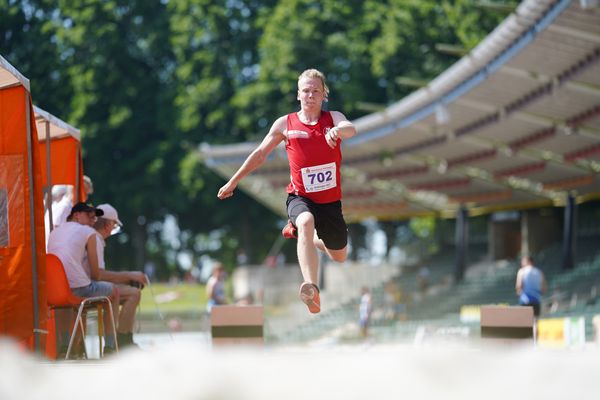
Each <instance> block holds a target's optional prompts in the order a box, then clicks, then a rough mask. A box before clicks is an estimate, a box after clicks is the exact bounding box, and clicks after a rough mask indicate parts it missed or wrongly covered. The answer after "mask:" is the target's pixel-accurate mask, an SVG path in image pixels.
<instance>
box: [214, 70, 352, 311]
mask: <svg viewBox="0 0 600 400" xmlns="http://www.w3.org/2000/svg"><path fill="white" fill-rule="evenodd" d="M328 95H329V88H328V87H327V85H326V84H325V76H324V75H323V73H322V72H320V71H318V70H316V69H308V70H306V71H304V72H303V73H302V74H300V76H299V77H298V97H297V100H298V101H300V111H298V112H294V113H291V114H287V115H284V116H282V117H279V118H278V119H277V120H276V121H275V122H274V123H273V125H272V126H271V129H270V130H269V133H267V135H266V136H265V138H264V139H263V141H262V142H261V143H260V145H259V146H258V147H257V148H256V149H254V151H252V153H250V155H249V156H248V158H247V159H246V161H244V163H243V164H242V166H241V167H240V168H239V169H238V170H237V172H236V173H235V174H234V175H233V176H232V177H231V179H230V180H229V182H227V183H226V184H225V185H224V186H223V187H221V189H219V193H218V194H217V197H218V198H219V199H221V200H223V199H226V198H228V197H231V196H232V195H233V191H234V190H235V188H236V187H237V185H238V183H239V182H240V181H241V180H242V179H243V178H244V177H245V176H246V175H248V174H250V173H251V172H252V171H254V170H255V169H257V168H258V167H260V166H261V165H262V164H263V163H264V162H265V160H266V159H267V157H268V155H269V154H270V153H271V151H273V149H274V148H275V147H277V145H279V143H281V142H285V149H286V151H287V155H288V160H289V164H290V180H291V181H290V183H289V185H288V187H287V193H288V198H287V201H286V205H287V214H288V217H289V221H288V224H287V225H286V226H285V228H283V231H282V234H283V236H285V237H286V238H297V239H298V244H297V252H298V263H299V264H300V270H301V271H302V277H303V279H304V282H303V283H302V285H301V286H300V299H301V300H302V301H303V302H304V303H305V304H306V305H307V306H308V310H309V311H310V312H311V313H313V314H316V313H318V312H319V311H321V300H320V296H319V287H318V286H317V283H318V272H319V259H318V254H317V248H318V249H320V250H321V251H323V252H325V253H326V254H327V255H328V256H329V258H331V259H332V260H334V261H337V262H343V261H345V260H346V256H347V254H348V251H347V244H348V228H347V226H346V222H345V221H344V217H343V215H342V203H341V198H342V190H341V176H340V166H341V162H342V152H341V149H340V143H341V140H343V139H348V138H350V137H352V136H354V135H355V134H356V128H355V127H354V125H353V124H352V123H351V122H350V121H348V120H347V119H346V117H345V116H344V114H342V113H341V112H338V111H323V110H322V109H321V107H322V104H323V102H324V101H327V97H328Z"/></svg>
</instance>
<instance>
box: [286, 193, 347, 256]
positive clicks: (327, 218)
mask: <svg viewBox="0 0 600 400" xmlns="http://www.w3.org/2000/svg"><path fill="white" fill-rule="evenodd" d="M286 206H287V213H288V217H289V218H290V221H292V223H293V224H294V225H296V218H298V215H300V214H301V213H303V212H305V211H308V212H310V213H311V214H312V215H313V217H314V218H315V229H316V230H317V235H318V236H319V239H321V240H323V243H325V247H327V248H328V249H331V250H341V249H343V248H344V247H346V245H347V244H348V227H347V226H346V221H344V216H343V215H342V202H341V201H339V200H338V201H334V202H333V203H325V204H319V203H315V202H313V201H312V200H309V199H307V198H306V197H302V196H297V195H294V194H289V195H288V198H287V201H286Z"/></svg>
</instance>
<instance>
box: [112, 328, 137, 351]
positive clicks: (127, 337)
mask: <svg viewBox="0 0 600 400" xmlns="http://www.w3.org/2000/svg"><path fill="white" fill-rule="evenodd" d="M117 343H119V349H125V348H136V349H139V348H140V346H138V344H137V343H135V342H134V341H133V333H132V332H127V333H121V332H117Z"/></svg>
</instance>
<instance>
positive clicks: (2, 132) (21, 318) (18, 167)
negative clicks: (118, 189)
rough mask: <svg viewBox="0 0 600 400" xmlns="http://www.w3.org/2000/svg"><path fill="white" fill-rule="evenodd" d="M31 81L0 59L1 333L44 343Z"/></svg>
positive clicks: (34, 346) (31, 344)
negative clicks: (42, 334)
mask: <svg viewBox="0 0 600 400" xmlns="http://www.w3.org/2000/svg"><path fill="white" fill-rule="evenodd" d="M36 144H37V131H36V125H35V121H34V114H33V107H32V102H31V95H30V90H29V80H28V79H27V78H25V77H24V76H23V75H21V74H20V73H19V72H18V71H17V70H16V69H15V68H14V67H13V66H12V65H10V64H9V63H8V61H6V60H5V59H4V58H3V57H2V56H0V335H6V336H10V337H12V338H14V339H16V340H18V341H19V342H21V343H23V344H24V345H27V346H29V347H30V348H32V349H36V350H39V349H41V344H42V343H43V342H44V343H45V336H44V337H42V336H40V334H41V333H44V331H43V330H42V329H43V328H44V327H45V324H46V318H47V306H46V291H45V286H46V285H45V283H46V282H45V281H46V276H45V270H46V268H45V252H44V220H43V204H42V175H41V163H40V154H39V148H38V146H37V145H36Z"/></svg>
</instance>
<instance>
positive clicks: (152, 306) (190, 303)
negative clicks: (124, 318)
mask: <svg viewBox="0 0 600 400" xmlns="http://www.w3.org/2000/svg"><path fill="white" fill-rule="evenodd" d="M153 297H154V298H153ZM206 301H207V299H206V290H205V288H204V285H201V284H195V283H179V284H176V285H171V284H167V283H154V284H152V286H151V287H146V288H145V289H144V290H143V291H142V300H141V302H140V313H141V314H142V315H154V314H155V313H156V307H157V303H158V308H159V309H160V311H161V312H162V313H163V314H179V313H199V312H204V310H206Z"/></svg>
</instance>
